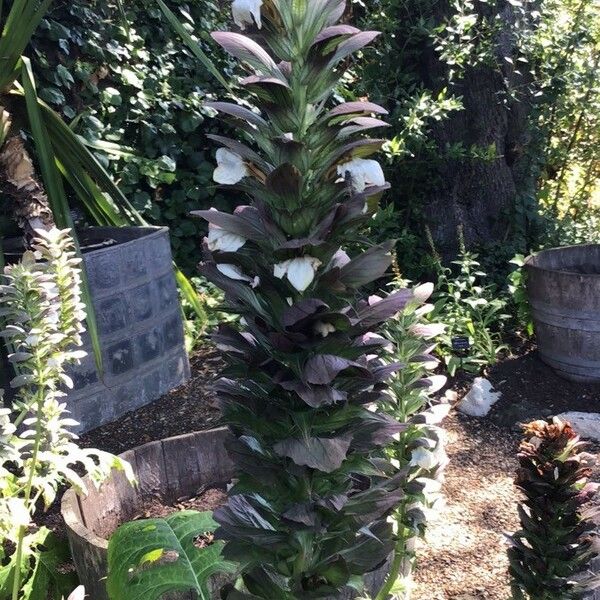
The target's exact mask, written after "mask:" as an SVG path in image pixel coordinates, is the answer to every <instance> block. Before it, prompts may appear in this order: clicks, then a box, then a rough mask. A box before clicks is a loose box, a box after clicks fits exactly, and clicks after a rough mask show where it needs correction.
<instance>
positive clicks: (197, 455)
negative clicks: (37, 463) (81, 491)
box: [61, 427, 233, 600]
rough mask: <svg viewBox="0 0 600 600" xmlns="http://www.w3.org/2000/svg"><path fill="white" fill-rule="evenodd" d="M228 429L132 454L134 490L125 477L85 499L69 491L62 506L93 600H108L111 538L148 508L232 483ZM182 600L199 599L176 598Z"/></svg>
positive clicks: (81, 573) (128, 456) (152, 444)
mask: <svg viewBox="0 0 600 600" xmlns="http://www.w3.org/2000/svg"><path fill="white" fill-rule="evenodd" d="M230 435H231V434H230V433H229V431H228V430H227V428H225V427H223V428H219V429H210V430H207V431H199V432H196V433H189V434H186V435H179V436H176V437H172V438H167V439H164V440H160V441H157V442H150V443H149V444H144V445H143V446H139V447H137V448H134V449H133V450H129V451H127V452H125V453H123V454H121V457H122V458H123V459H124V460H126V461H128V462H129V463H130V464H131V466H132V468H133V471H134V473H135V475H136V478H137V480H138V485H137V487H135V488H134V487H133V486H131V485H130V484H129V482H128V481H127V480H126V478H125V477H124V475H123V473H121V472H115V473H114V474H113V476H112V477H111V478H110V479H109V480H107V481H106V482H104V483H103V484H102V486H101V487H100V489H99V490H96V489H95V488H94V486H93V485H92V484H91V483H89V486H88V487H89V495H88V496H87V497H85V498H81V497H79V496H77V494H75V492H74V491H73V490H69V491H68V492H67V493H66V494H65V495H64V497H63V500H62V507H61V510H62V516H63V518H64V520H65V523H66V528H67V536H68V539H69V545H70V546H71V554H72V556H73V561H74V563H75V567H76V569H77V574H78V575H79V580H80V582H81V583H82V584H83V585H84V586H85V589H86V593H87V594H88V596H87V597H89V598H91V600H108V594H107V592H106V586H105V581H104V578H105V577H106V573H107V566H108V564H107V552H108V537H109V536H110V534H111V533H112V532H113V531H114V530H115V529H116V528H117V527H118V526H119V525H120V524H121V523H124V522H126V521H129V520H131V518H132V517H134V516H135V515H136V514H138V511H139V510H140V508H141V507H142V506H144V503H145V502H147V501H148V500H152V499H156V498H160V500H163V501H164V502H165V503H166V504H170V503H172V502H175V501H177V500H178V499H179V498H182V497H186V496H193V495H194V494H195V493H197V491H198V489H200V488H202V487H204V486H208V487H210V486H214V485H219V484H225V483H227V482H229V481H230V480H231V478H232V476H233V464H232V463H231V461H230V459H229V457H228V456H227V451H226V450H225V441H226V440H227V438H228V437H229V436H230ZM169 598H173V599H174V598H177V599H184V598H185V599H188V598H189V599H193V598H195V595H192V594H191V593H189V594H177V595H173V596H169Z"/></svg>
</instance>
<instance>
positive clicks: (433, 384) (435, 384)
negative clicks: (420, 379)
mask: <svg viewBox="0 0 600 600" xmlns="http://www.w3.org/2000/svg"><path fill="white" fill-rule="evenodd" d="M424 381H425V383H427V384H428V385H429V387H428V388H427V393H428V394H435V393H436V392H439V391H440V390H441V389H442V388H443V387H444V386H445V385H446V381H447V378H446V377H445V376H444V375H430V376H429V377H425V379H424Z"/></svg>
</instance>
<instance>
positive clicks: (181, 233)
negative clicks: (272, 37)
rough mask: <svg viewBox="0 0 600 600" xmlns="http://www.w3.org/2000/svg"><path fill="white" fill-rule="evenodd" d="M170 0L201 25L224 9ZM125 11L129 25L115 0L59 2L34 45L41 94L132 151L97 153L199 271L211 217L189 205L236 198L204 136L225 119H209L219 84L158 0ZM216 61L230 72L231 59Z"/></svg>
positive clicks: (183, 261) (78, 127)
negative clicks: (199, 216) (216, 172)
mask: <svg viewBox="0 0 600 600" xmlns="http://www.w3.org/2000/svg"><path fill="white" fill-rule="evenodd" d="M168 5H169V7H170V8H171V9H172V10H173V11H174V12H175V13H176V14H177V15H178V17H179V18H180V19H182V20H183V22H184V23H185V24H186V27H189V28H190V30H191V29H192V28H193V30H194V31H196V32H206V31H211V30H213V29H215V28H217V29H218V28H219V27H220V26H221V24H222V23H221V19H222V18H223V17H224V14H223V11H221V10H220V8H219V6H218V4H217V3H216V2H212V1H210V0H190V1H189V2H187V3H184V2H180V1H178V0H171V1H170V2H168ZM125 13H126V14H125V16H126V17H127V20H128V22H129V25H128V26H127V24H126V23H125V22H124V21H123V18H122V15H121V13H120V11H119V7H118V3H117V2H116V1H113V0H109V1H108V2H101V1H99V0H93V1H91V2H90V1H89V0H75V1H73V2H64V1H63V2H57V3H56V6H55V8H54V10H53V11H51V12H50V14H49V16H48V18H47V19H46V20H44V21H43V22H42V24H41V26H40V28H39V30H38V32H37V34H36V37H35V39H34V42H33V44H32V48H31V51H30V55H31V56H32V60H33V62H34V68H35V70H36V74H37V76H38V77H39V80H40V96H41V97H42V98H43V99H44V100H45V101H46V102H48V103H49V104H50V105H51V106H53V107H54V108H56V109H57V110H59V111H60V112H62V114H63V116H64V118H65V119H66V120H67V122H70V124H71V126H72V127H73V128H74V130H75V131H76V132H77V133H78V134H80V135H82V136H83V137H84V138H86V139H87V140H89V141H90V142H94V141H98V140H104V141H105V142H111V143H113V144H118V145H119V146H121V147H124V148H126V149H127V150H128V151H126V152H118V153H117V152H115V154H111V155H109V157H107V155H106V153H104V152H102V153H101V152H99V153H98V157H99V158H100V159H101V160H102V162H103V164H104V165H105V166H106V167H108V169H109V171H110V172H111V173H112V174H113V176H114V177H115V178H116V179H117V181H118V182H119V185H120V187H121V189H122V190H123V192H124V193H125V194H126V195H127V196H128V198H129V199H130V201H131V202H132V204H133V205H134V207H135V208H136V209H137V210H138V211H140V212H141V213H142V214H143V215H144V216H145V217H146V218H147V219H148V220H149V221H151V222H155V223H157V224H164V225H168V226H169V227H170V229H171V241H172V246H173V251H174V255H175V258H176V260H177V262H178V264H179V265H180V266H181V267H182V268H183V269H184V270H186V271H188V272H192V271H194V269H195V263H196V260H197V259H196V257H197V256H198V252H199V249H200V245H201V242H202V237H203V235H204V233H205V225H204V224H203V223H202V222H201V221H200V220H191V219H190V218H189V216H188V215H189V212H190V211H191V210H197V209H198V208H205V207H207V206H216V207H218V208H223V209H227V208H229V207H230V206H231V202H230V199H229V198H228V197H227V196H226V195H224V194H223V193H222V192H217V190H216V188H215V185H214V183H213V182H212V166H211V164H212V157H211V156H210V153H211V152H212V150H211V144H209V143H207V138H206V135H207V134H208V133H211V132H212V133H214V132H215V131H216V130H217V127H218V130H219V132H220V133H222V132H223V129H224V126H222V125H221V126H217V125H216V124H215V121H214V120H207V121H206V122H205V119H206V117H207V112H208V111H207V109H204V108H202V105H203V104H204V102H206V101H207V100H210V99H214V98H215V94H216V93H218V92H219V91H220V86H219V84H218V83H217V82H215V80H214V79H213V77H212V75H211V74H210V73H207V72H206V71H205V70H204V69H202V67H201V66H200V67H199V65H198V61H197V60H196V59H195V58H194V56H193V55H192V54H191V52H189V51H188V50H187V49H186V48H185V47H184V45H183V44H182V43H181V42H180V41H179V40H178V38H177V37H176V36H174V35H173V34H172V31H171V29H170V28H169V25H168V24H167V22H166V20H165V17H164V16H163V14H162V12H161V11H160V9H159V8H158V5H156V4H155V3H154V2H151V1H142V0H137V1H132V2H128V3H127V4H126V6H125ZM200 35H201V34H200ZM203 43H204V42H203ZM205 50H207V51H209V50H210V47H209V46H208V45H206V47H205ZM218 66H219V69H220V70H221V71H223V72H224V73H226V74H227V75H229V76H230V75H231V74H232V66H231V64H230V63H229V62H227V60H226V59H222V58H221V59H220V62H218Z"/></svg>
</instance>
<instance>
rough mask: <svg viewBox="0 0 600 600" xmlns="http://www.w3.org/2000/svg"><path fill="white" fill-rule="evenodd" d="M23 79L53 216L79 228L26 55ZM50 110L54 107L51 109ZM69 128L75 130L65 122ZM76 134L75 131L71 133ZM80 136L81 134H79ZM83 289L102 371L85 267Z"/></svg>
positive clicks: (62, 224) (64, 225)
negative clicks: (74, 219)
mask: <svg viewBox="0 0 600 600" xmlns="http://www.w3.org/2000/svg"><path fill="white" fill-rule="evenodd" d="M21 72H22V82H23V94H24V96H25V103H26V105H27V114H28V116H29V126H30V128H31V133H32V136H33V139H34V143H35V147H36V151H37V159H38V162H39V164H40V170H41V173H42V179H43V180H44V187H45V189H46V193H47V195H48V201H49V204H50V208H51V210H52V216H53V217H54V221H55V223H56V225H57V226H58V227H59V228H61V229H71V230H72V231H74V230H75V228H74V225H73V220H72V218H71V212H70V210H69V204H68V202H67V197H66V194H65V189H64V186H63V180H62V177H61V173H60V167H59V164H58V161H57V158H56V156H55V155H54V146H53V144H52V143H51V142H50V139H51V137H50V135H49V131H48V129H47V127H46V120H44V118H43V115H42V111H41V106H43V105H41V104H40V100H39V98H38V97H37V94H36V89H35V80H34V77H33V71H32V69H31V63H30V62H29V59H28V58H25V57H23V63H22V70H21ZM48 110H50V109H48ZM51 112H52V114H54V115H55V117H56V119H58V120H59V121H60V122H61V123H62V120H61V119H60V117H59V116H58V115H56V113H54V111H51ZM63 125H64V128H65V130H66V131H69V132H70V131H71V130H70V129H69V128H68V127H67V126H66V125H65V124H64V123H63ZM71 135H74V134H71ZM75 139H77V138H75ZM79 146H80V152H81V150H83V151H87V150H86V149H85V146H83V144H81V143H79ZM81 171H84V169H83V168H81V167H80V168H74V176H76V175H77V173H78V172H80V176H81V177H85V172H83V173H81ZM75 245H76V248H77V255H78V256H79V258H81V251H80V250H79V244H78V242H77V239H75ZM81 279H82V285H81V292H82V294H81V295H82V300H83V302H84V303H85V305H86V313H87V318H86V325H87V330H88V333H89V334H90V340H91V343H92V350H93V352H94V360H95V362H96V368H97V369H98V372H99V373H100V374H102V372H103V367H102V350H101V347H100V338H99V337H98V327H97V323H96V316H95V313H94V306H93V304H92V297H91V293H90V288H89V285H88V281H87V276H86V273H85V269H82V271H81Z"/></svg>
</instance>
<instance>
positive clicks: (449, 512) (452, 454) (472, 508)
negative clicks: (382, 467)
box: [413, 351, 600, 600]
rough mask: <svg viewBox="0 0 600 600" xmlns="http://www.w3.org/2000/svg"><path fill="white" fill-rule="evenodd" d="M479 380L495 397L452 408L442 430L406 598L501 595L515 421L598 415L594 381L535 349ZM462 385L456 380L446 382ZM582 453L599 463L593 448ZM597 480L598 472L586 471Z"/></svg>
mask: <svg viewBox="0 0 600 600" xmlns="http://www.w3.org/2000/svg"><path fill="white" fill-rule="evenodd" d="M487 377H488V378H489V379H490V381H491V382H492V383H493V385H494V387H495V388H496V390H498V391H500V392H502V397H501V399H500V400H499V401H498V402H497V404H495V405H494V407H493V408H492V410H491V411H490V413H489V415H488V416H487V417H485V418H481V419H480V418H474V417H468V416H466V415H463V414H461V413H459V412H456V411H453V412H451V414H450V415H449V416H448V418H447V419H446V421H444V423H443V425H444V428H445V429H446V431H447V432H448V446H447V452H448V456H449V458H450V463H449V465H448V467H447V470H446V481H445V484H444V492H445V498H446V506H445V507H443V508H442V509H441V510H440V512H439V513H438V514H437V515H436V516H435V518H434V520H433V521H432V522H431V523H430V526H429V530H428V533H427V538H426V540H425V541H424V542H422V543H421V545H420V548H419V550H420V551H419V554H418V557H419V558H418V565H417V570H416V573H415V589H414V594H413V600H509V599H510V598H511V595H510V590H509V587H508V586H509V579H508V574H507V571H506V570H507V566H508V561H507V557H506V542H505V538H504V536H503V532H508V533H512V532H514V531H515V530H516V529H517V528H518V519H517V513H516V504H517V501H518V499H519V498H518V493H517V490H516V489H515V488H514V486H513V476H514V472H515V468H516V465H517V463H516V454H517V449H518V446H519V441H520V438H521V435H520V427H519V423H522V422H527V421H530V420H533V419H540V418H544V417H548V416H550V415H555V414H560V413H562V412H565V411H567V410H580V411H592V412H600V386H598V385H582V384H576V383H571V382H569V381H566V380H564V379H561V378H560V377H558V376H557V375H556V374H555V373H554V372H553V371H552V370H551V369H550V368H549V367H547V366H546V365H545V364H544V363H542V361H541V360H540V359H539V357H538V355H537V352H535V351H528V352H526V353H525V354H523V355H521V356H514V357H509V358H507V359H505V360H503V361H502V362H500V363H499V364H498V365H496V366H495V367H493V368H492V369H490V371H489V373H487ZM453 387H455V388H457V389H458V390H459V395H460V396H462V394H463V393H464V392H465V391H466V390H468V389H469V382H468V379H465V378H464V377H461V378H460V380H459V381H456V382H455V385H454V386H453ZM587 450H588V451H589V452H591V453H593V454H596V456H597V458H598V460H600V446H598V445H596V444H590V445H589V447H588V448H587ZM593 479H594V480H595V481H600V469H599V468H598V465H597V466H596V468H595V473H594V476H593Z"/></svg>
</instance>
